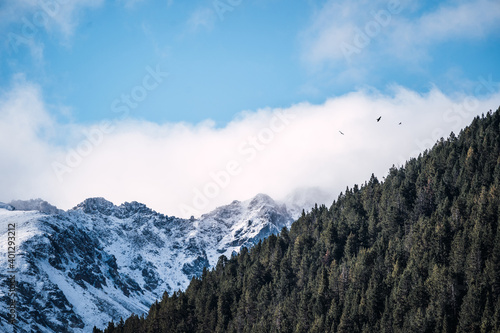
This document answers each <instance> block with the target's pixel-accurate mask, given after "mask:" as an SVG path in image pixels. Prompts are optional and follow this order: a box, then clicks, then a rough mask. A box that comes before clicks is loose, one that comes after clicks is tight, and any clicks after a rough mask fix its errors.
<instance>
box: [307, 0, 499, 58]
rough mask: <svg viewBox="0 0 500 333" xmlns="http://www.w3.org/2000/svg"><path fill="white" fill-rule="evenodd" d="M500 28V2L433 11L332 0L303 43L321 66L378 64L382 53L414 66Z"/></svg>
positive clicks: (394, 1) (393, 1) (400, 1)
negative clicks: (442, 48) (440, 47)
mask: <svg viewBox="0 0 500 333" xmlns="http://www.w3.org/2000/svg"><path fill="white" fill-rule="evenodd" d="M391 9H392V10H391ZM394 9H396V10H394ZM377 14H378V15H377ZM499 26H500V2H498V1H496V0H470V1H459V2H443V3H442V4H441V5H440V6H438V7H437V9H434V10H432V11H430V10H428V11H426V10H425V9H422V8H417V7H415V4H413V3H411V2H409V1H407V0H388V1H365V0H360V1H347V0H345V1H336V0H335V1H333V0H330V1H328V2H326V4H325V5H324V6H323V7H322V8H321V9H320V10H319V11H318V12H317V13H315V14H314V15H313V18H312V23H311V25H310V26H309V27H308V28H307V29H306V30H305V31H303V32H302V34H301V40H302V44H303V57H304V59H305V60H306V61H307V62H308V63H311V64H315V65H317V64H324V63H330V64H345V63H346V62H347V63H349V61H350V60H352V59H353V57H357V58H356V59H358V60H359V59H360V58H361V59H369V60H370V61H371V62H373V57H374V55H376V54H377V53H382V54H384V55H385V57H386V59H387V57H388V58H389V59H390V58H397V59H399V60H405V61H414V60H419V59H425V58H426V56H427V54H428V52H429V49H430V47H432V46H433V45H435V44H436V43H440V42H443V41H448V40H453V39H458V38H459V39H461V40H463V39H475V38H483V37H484V36H487V35H488V34H491V33H497V32H498V28H499ZM346 54H347V56H346ZM346 60H347V61H346Z"/></svg>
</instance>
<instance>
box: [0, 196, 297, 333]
mask: <svg viewBox="0 0 500 333" xmlns="http://www.w3.org/2000/svg"><path fill="white" fill-rule="evenodd" d="M295 217H296V216H292V214H291V213H290V212H289V211H288V210H287V208H286V206H285V205H284V204H279V203H277V202H275V201H274V200H273V199H271V198H270V197H269V196H267V195H264V194H259V195H257V196H256V197H254V198H253V199H251V200H247V201H243V202H240V201H233V202H232V203H231V204H229V205H227V206H223V207H219V208H217V209H215V210H214V211H212V212H210V213H208V214H205V215H203V216H201V218H199V219H189V220H186V219H180V218H175V217H169V216H165V215H163V214H159V213H157V212H155V211H153V210H151V209H149V208H148V207H146V206H145V205H143V204H141V203H137V202H131V203H124V204H122V205H120V206H115V205H113V204H112V203H111V202H109V201H106V200H105V199H102V198H92V199H87V200H85V201H84V202H82V203H81V204H79V205H77V206H76V207H74V208H73V209H71V210H68V211H62V210H59V209H57V208H56V207H54V206H51V205H50V204H48V203H46V202H44V201H41V200H31V201H16V202H11V203H10V204H8V205H7V204H2V203H0V228H1V229H0V235H1V236H0V251H1V254H0V331H2V332H12V327H11V325H10V324H8V321H9V316H8V310H9V309H8V305H9V304H10V300H11V299H10V297H9V294H8V289H9V286H8V285H9V280H8V275H9V274H8V268H9V267H8V260H7V259H8V257H7V253H8V250H7V249H8V242H7V240H8V238H7V237H8V235H7V231H8V225H9V224H15V229H16V230H15V243H16V263H15V266H16V270H17V273H16V274H15V275H16V280H17V309H16V310H17V317H18V327H19V329H18V331H19V332H23V331H26V332H89V331H92V327H93V325H95V324H97V325H100V326H101V327H104V326H105V325H106V324H107V322H109V321H110V320H115V321H117V320H119V318H120V317H123V318H124V319H125V318H126V317H128V316H129V315H130V314H132V313H136V314H142V313H145V312H146V311H147V310H148V309H149V307H150V305H151V304H152V303H153V302H154V301H155V300H156V299H159V298H161V296H162V294H163V292H165V291H167V292H168V293H172V292H173V291H175V290H178V289H185V288H186V287H187V285H188V284H189V281H190V280H191V278H192V277H195V276H199V275H200V274H201V273H202V271H203V268H204V267H213V266H214V265H215V264H216V263H217V260H218V258H219V256H220V255H225V256H227V257H230V256H231V255H232V254H233V253H236V252H238V251H239V250H240V248H241V247H242V246H246V247H251V246H252V245H253V244H255V243H257V242H258V241H259V240H261V239H263V238H265V237H267V236H269V235H270V234H272V233H278V232H279V231H280V230H281V229H282V228H283V227H285V226H287V227H289V226H290V225H291V223H292V221H293V219H294V218H295Z"/></svg>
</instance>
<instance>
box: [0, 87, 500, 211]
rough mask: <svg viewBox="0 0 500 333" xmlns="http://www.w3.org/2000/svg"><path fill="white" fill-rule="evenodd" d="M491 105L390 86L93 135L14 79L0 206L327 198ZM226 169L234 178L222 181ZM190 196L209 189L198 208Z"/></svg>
mask: <svg viewBox="0 0 500 333" xmlns="http://www.w3.org/2000/svg"><path fill="white" fill-rule="evenodd" d="M480 87H481V89H482V90H484V91H483V92H486V91H487V88H486V87H482V86H480ZM495 89H496V90H495V91H498V87H496V88H495ZM499 105H500V94H499V93H498V92H496V93H495V94H494V95H489V97H487V98H482V99H479V100H478V99H474V98H470V97H467V96H454V97H449V96H446V95H444V94H443V93H442V92H440V91H439V90H437V89H433V90H431V91H430V92H429V93H427V94H424V95H422V94H419V93H416V92H414V91H410V90H407V89H404V88H401V87H394V89H393V93H392V94H391V95H383V94H381V93H378V92H376V91H368V90H362V91H357V92H353V93H350V94H347V95H344V96H341V97H337V98H333V99H330V100H328V101H326V102H325V103H324V104H321V105H311V104H308V103H303V104H297V105H294V106H291V107H289V108H287V109H282V110H280V109H262V110H258V111H256V112H242V113H241V114H239V115H238V116H237V117H236V118H235V119H234V120H233V121H232V122H231V123H229V124H227V125H226V126H225V127H223V128H216V127H215V126H214V124H213V122H211V121H206V122H203V123H200V124H197V125H191V124H185V123H173V124H161V125H160V124H154V123H150V122H145V121H133V120H128V121H125V120H123V121H118V120H117V121H115V122H113V126H114V128H113V130H110V131H107V133H104V132H102V131H101V132H99V130H98V129H99V124H96V125H94V126H90V127H88V126H80V125H63V124H59V123H57V122H55V121H54V120H53V119H52V118H51V117H50V116H49V115H48V111H47V110H46V108H45V106H44V102H43V98H42V95H41V93H40V90H39V89H38V88H37V87H36V86H34V85H32V84H29V83H26V82H22V81H21V82H20V83H18V84H16V85H15V87H14V88H13V89H12V90H10V91H9V92H7V93H6V94H4V95H3V96H1V99H0V156H1V159H0V183H1V185H2V186H0V201H10V200H12V199H29V198H36V197H41V198H43V199H45V200H47V201H49V202H51V203H52V204H55V205H57V206H59V207H60V208H64V209H67V208H70V207H73V206H74V205H76V204H78V203H79V202H81V201H82V200H84V199H85V198H87V197H93V196H102V197H105V198H107V199H108V200H111V201H113V202H115V203H116V204H120V203H122V202H124V201H133V200H136V201H140V202H143V203H145V204H147V205H148V206H150V207H152V208H153V209H155V210H157V211H160V212H162V213H165V214H168V215H177V216H186V215H189V214H190V212H186V211H184V210H183V209H182V207H184V208H186V207H187V206H191V207H192V208H198V209H197V210H198V211H199V212H200V213H202V212H206V211H209V210H211V209H213V208H214V207H216V206H219V205H222V204H227V203H229V202H231V201H232V200H234V199H240V200H242V199H247V198H250V197H252V196H253V195H255V194H256V193H259V192H263V193H268V194H269V195H271V196H273V197H275V198H282V197H285V196H286V195H287V194H289V193H291V192H293V191H294V190H295V189H296V188H304V187H318V188H321V189H324V190H327V191H328V192H329V193H330V194H331V198H330V199H333V198H334V197H336V196H337V195H338V193H339V192H340V191H343V190H344V189H345V187H346V186H352V185H353V184H355V183H358V184H359V183H361V182H364V181H365V180H368V179H369V177H370V175H371V173H372V172H373V173H375V175H376V176H378V177H379V178H382V177H383V176H385V175H386V174H387V171H388V168H389V167H390V166H391V165H393V164H396V165H397V164H402V163H403V162H404V160H406V159H407V158H408V157H409V156H410V155H417V154H418V153H419V152H421V151H423V150H424V149H426V148H430V145H431V144H432V143H434V142H435V141H436V140H438V139H439V138H440V137H447V136H448V135H449V133H450V131H452V130H453V131H455V132H456V133H458V131H459V130H460V129H461V128H463V127H464V126H466V125H467V124H469V122H470V121H471V119H472V118H473V117H474V116H475V115H477V114H481V113H483V112H486V111H488V110H489V109H496V108H497V107H498V106H499ZM280 114H281V116H279V115H280ZM283 114H285V115H286V114H288V115H289V116H288V117H286V116H283ZM379 116H382V119H381V121H380V122H378V123H377V122H376V120H375V119H376V118H378V117H379ZM280 117H281V118H280ZM282 117H285V118H282ZM292 118H293V119H292ZM399 122H402V125H398V124H399ZM108 129H109V128H108ZM84 131H87V132H88V133H90V134H89V137H90V139H87V137H86V135H85V134H83V132H84ZM339 131H342V132H343V133H344V134H345V135H341V134H340V133H339ZM61 140H64V142H63V143H65V145H64V146H63V145H61ZM77 152H79V153H77ZM77 154H78V155H77ZM79 158H81V160H79ZM54 161H57V162H59V163H61V165H66V164H67V163H68V162H69V163H70V164H71V165H72V167H70V168H69V169H66V171H70V172H67V173H62V174H59V176H61V178H62V182H61V181H59V180H58V176H57V173H56V172H54V170H53V163H54ZM231 163H233V164H234V163H237V166H235V165H231ZM228 164H229V169H230V171H234V169H236V171H239V173H238V174H235V175H229V176H228V172H227V171H224V170H227V168H228ZM214 178H216V179H218V182H219V183H220V185H216V184H217V182H216V181H214ZM225 183H227V184H225ZM197 190H199V191H200V192H202V193H205V194H204V196H206V194H208V196H210V194H211V193H215V192H218V193H217V195H214V196H213V198H208V199H207V200H206V202H202V201H203V200H201V199H200V197H199V196H198V197H197V196H196V195H195V193H196V191H197ZM202 204H204V205H202ZM183 205H184V206H183ZM197 205H198V207H196V206H197Z"/></svg>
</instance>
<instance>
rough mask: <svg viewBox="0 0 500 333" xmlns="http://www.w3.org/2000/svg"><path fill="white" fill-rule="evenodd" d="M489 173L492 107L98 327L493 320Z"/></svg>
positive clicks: (490, 325)
mask: <svg viewBox="0 0 500 333" xmlns="http://www.w3.org/2000/svg"><path fill="white" fill-rule="evenodd" d="M499 182H500V109H499V110H498V111H497V112H495V113H493V114H492V113H488V114H487V115H486V116H483V117H477V118H476V119H474V121H473V122H472V124H471V125H470V126H469V127H468V128H466V129H465V130H463V131H462V132H461V133H460V135H459V136H458V137H456V136H455V135H454V134H452V135H451V136H450V138H449V139H448V140H440V141H439V142H438V143H437V144H436V145H435V146H434V148H433V149H432V150H431V151H426V152H424V153H423V154H422V155H421V156H419V157H418V158H416V159H412V160H410V161H409V162H407V163H406V165H405V166H404V167H402V168H395V167H393V168H391V169H390V171H389V174H388V176H387V177H386V178H385V179H384V181H383V182H379V181H378V180H377V179H376V178H375V177H374V176H373V175H372V177H371V178H370V180H369V182H367V183H365V184H364V185H362V186H361V187H358V186H354V187H353V188H352V189H349V188H348V189H347V190H346V191H345V193H341V194H340V196H339V197H338V199H337V200H336V201H335V202H334V203H333V204H332V206H331V207H330V208H327V207H325V206H324V205H322V206H319V207H318V206H315V207H314V208H313V209H312V210H311V211H310V212H309V213H305V214H302V216H301V217H300V218H299V220H298V221H296V222H295V223H294V224H293V225H292V228H291V230H286V229H284V230H283V231H282V232H281V235H280V236H278V237H276V236H271V237H269V238H268V239H266V240H265V241H263V242H261V243H259V244H257V245H256V246H255V247H253V248H252V249H250V250H246V249H243V250H242V251H241V253H240V254H239V255H237V256H234V257H232V258H231V259H227V258H225V257H221V258H220V259H219V262H218V263H217V266H216V268H215V269H214V270H211V271H204V273H203V276H202V277H201V278H200V279H193V281H192V282H191V284H190V286H189V287H188V289H187V290H186V291H185V292H176V293H174V294H173V295H170V296H169V295H166V294H165V296H164V297H163V299H162V300H161V301H160V302H157V303H155V304H154V305H153V306H152V307H151V309H150V311H149V314H148V315H147V317H145V318H139V317H137V316H132V317H130V318H128V319H127V320H126V321H125V322H123V321H120V322H119V324H113V323H110V324H109V326H108V327H107V328H106V329H105V330H104V332H106V333H111V332H363V333H365V332H433V333H434V332H439V333H448V332H500V224H499V223H498V222H499V217H500V198H499V197H500V196H499V194H500V184H499ZM94 331H98V330H97V329H95V330H94Z"/></svg>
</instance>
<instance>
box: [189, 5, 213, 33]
mask: <svg viewBox="0 0 500 333" xmlns="http://www.w3.org/2000/svg"><path fill="white" fill-rule="evenodd" d="M216 19H217V17H216V14H215V12H214V11H213V9H211V8H203V7H201V8H197V9H196V10H195V11H194V12H193V13H192V14H191V16H190V17H189V19H188V21H187V24H188V27H189V29H190V30H191V31H197V30H198V29H200V28H203V29H206V30H211V29H213V27H214V24H215V21H216Z"/></svg>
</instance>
